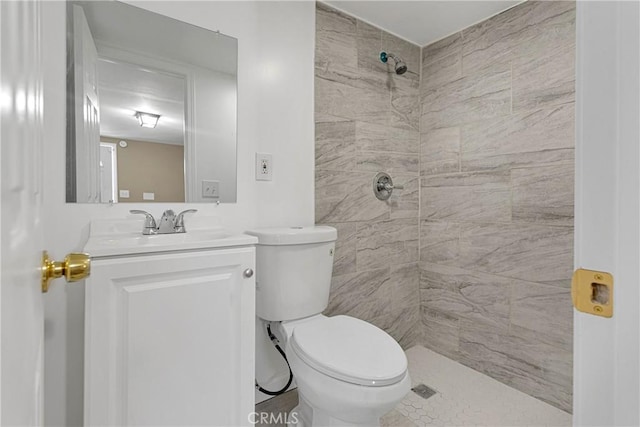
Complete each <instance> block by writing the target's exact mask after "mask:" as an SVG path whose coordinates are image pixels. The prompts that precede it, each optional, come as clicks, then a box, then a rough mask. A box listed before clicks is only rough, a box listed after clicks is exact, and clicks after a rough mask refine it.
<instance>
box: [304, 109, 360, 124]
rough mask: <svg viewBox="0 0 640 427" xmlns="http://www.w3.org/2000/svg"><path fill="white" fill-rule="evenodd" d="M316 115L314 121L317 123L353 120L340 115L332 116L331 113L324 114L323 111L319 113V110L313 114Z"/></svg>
mask: <svg viewBox="0 0 640 427" xmlns="http://www.w3.org/2000/svg"><path fill="white" fill-rule="evenodd" d="M313 117H314V122H315V123H316V124H318V123H337V122H350V121H351V120H349V119H347V118H345V117H338V116H332V115H330V114H323V113H319V112H317V111H316V112H315V114H314V115H313Z"/></svg>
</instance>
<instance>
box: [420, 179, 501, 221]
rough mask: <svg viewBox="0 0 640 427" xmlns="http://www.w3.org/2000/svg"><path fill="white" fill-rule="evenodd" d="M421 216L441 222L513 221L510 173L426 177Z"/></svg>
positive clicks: (422, 187)
mask: <svg viewBox="0 0 640 427" xmlns="http://www.w3.org/2000/svg"><path fill="white" fill-rule="evenodd" d="M420 216H421V217H422V218H424V219H430V220H438V221H481V222H484V221H499V222H508V221H510V220H511V191H510V187H509V174H508V173H505V172H502V171H495V172H487V173H485V172H480V173H460V174H450V175H434V176H428V177H425V178H423V179H422V183H421V189H420Z"/></svg>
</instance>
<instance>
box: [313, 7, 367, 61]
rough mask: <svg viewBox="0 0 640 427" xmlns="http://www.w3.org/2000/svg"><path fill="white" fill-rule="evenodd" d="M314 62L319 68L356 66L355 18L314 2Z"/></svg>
mask: <svg viewBox="0 0 640 427" xmlns="http://www.w3.org/2000/svg"><path fill="white" fill-rule="evenodd" d="M315 63H316V67H317V68H321V69H332V70H341V69H345V68H347V69H351V70H355V69H356V68H357V67H358V55H357V47H356V19H355V18H353V17H352V16H349V15H347V14H345V13H342V12H339V11H337V10H335V9H333V8H331V7H329V6H327V5H325V4H322V3H317V4H316V55H315Z"/></svg>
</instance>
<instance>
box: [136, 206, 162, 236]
mask: <svg viewBox="0 0 640 427" xmlns="http://www.w3.org/2000/svg"><path fill="white" fill-rule="evenodd" d="M129 213H132V214H140V215H144V216H145V219H144V229H143V230H142V233H143V234H150V233H149V230H151V229H153V230H154V231H155V230H156V229H157V228H158V226H157V225H156V219H155V218H154V217H153V215H151V214H150V213H149V212H147V211H143V210H140V209H131V210H130V211H129Z"/></svg>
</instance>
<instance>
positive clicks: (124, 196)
mask: <svg viewBox="0 0 640 427" xmlns="http://www.w3.org/2000/svg"><path fill="white" fill-rule="evenodd" d="M120 198H121V199H128V198H129V190H120Z"/></svg>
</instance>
